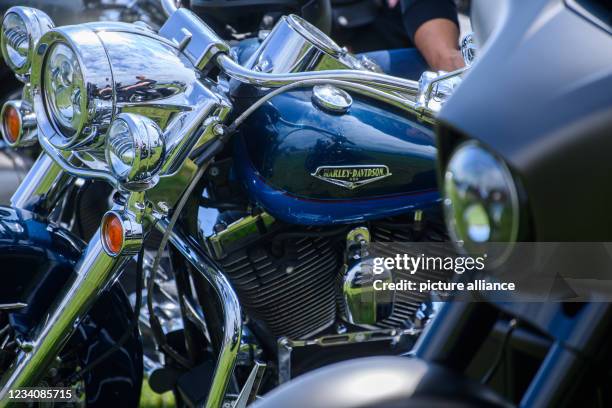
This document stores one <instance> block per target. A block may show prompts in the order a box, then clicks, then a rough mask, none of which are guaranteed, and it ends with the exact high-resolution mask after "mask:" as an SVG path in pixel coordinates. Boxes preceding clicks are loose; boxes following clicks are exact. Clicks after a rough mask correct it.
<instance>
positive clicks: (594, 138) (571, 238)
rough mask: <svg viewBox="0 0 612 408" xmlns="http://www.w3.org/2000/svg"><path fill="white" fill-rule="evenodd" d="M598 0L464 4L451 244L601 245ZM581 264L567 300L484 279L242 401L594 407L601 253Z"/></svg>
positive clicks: (440, 140)
mask: <svg viewBox="0 0 612 408" xmlns="http://www.w3.org/2000/svg"><path fill="white" fill-rule="evenodd" d="M604 3H605V2H596V1H595V2H581V1H576V2H559V1H554V0H539V1H533V2H528V3H525V2H511V1H500V2H490V1H475V2H473V3H472V11H473V14H472V25H473V27H474V28H475V42H476V44H477V45H478V49H479V54H478V57H477V61H476V62H475V63H474V65H473V67H472V69H471V72H470V74H469V75H467V76H466V77H465V78H464V80H463V82H462V85H461V86H460V87H459V88H458V89H457V90H456V92H455V93H454V94H453V96H452V97H451V98H450V100H449V101H448V102H447V103H446V104H445V106H444V108H443V109H442V110H441V112H440V114H439V116H438V119H439V125H438V128H437V146H438V158H439V160H438V169H439V179H440V180H441V184H442V185H441V187H442V191H443V192H444V196H443V197H444V203H445V204H444V207H445V213H446V224H447V226H448V229H449V234H450V235H451V236H452V237H453V241H454V242H457V241H459V242H461V243H462V246H461V247H458V248H457V250H458V251H461V250H462V249H461V248H463V250H466V249H467V250H471V251H474V252H480V251H483V250H484V251H489V250H491V249H492V248H494V247H495V245H496V243H506V244H507V245H505V247H507V248H509V251H508V252H507V253H506V254H505V255H504V256H505V257H506V259H507V260H506V261H505V262H511V261H512V260H513V259H514V258H515V257H517V256H518V257H521V256H524V255H525V251H523V250H521V248H525V247H529V248H531V247H530V245H531V244H532V243H539V244H540V245H550V244H554V245H556V246H558V247H560V248H563V249H571V247H572V246H576V245H578V244H580V243H583V244H584V243H586V244H585V245H583V248H590V249H593V248H597V247H606V246H607V245H609V244H608V243H609V242H610V225H611V223H612V217H611V215H610V211H609V209H608V207H607V206H606V205H605V204H604V203H607V202H609V201H610V197H612V188H611V187H610V185H609V183H605V180H607V179H608V178H609V175H610V161H609V158H608V155H607V152H608V151H609V149H610V148H611V147H612V145H611V144H612V141H611V140H610V137H609V135H610V128H611V126H612V122H611V119H612V115H610V112H611V109H612V99H611V98H610V95H609V93H606V90H608V89H610V87H611V86H612V69H611V67H612V64H611V62H612V37H611V36H610V32H612V31H611V26H610V20H609V12H610V7H609V5H607V6H606V5H605V4H604ZM587 5H589V6H592V7H587ZM586 49H590V50H592V52H586V53H585V51H586ZM578 54H579V55H581V56H582V57H581V58H580V59H579V61H576V59H575V56H576V55H578ZM500 61H503V63H500ZM552 67H555V68H554V69H552ZM475 96H476V97H475ZM568 190H571V191H572V194H569V195H568ZM472 205H474V206H478V205H480V206H481V208H483V211H484V212H485V214H486V217H485V221H484V223H482V220H483V218H482V217H481V218H479V219H475V218H472V217H467V216H463V215H464V214H463V213H462V211H463V210H466V211H467V209H468V208H470V207H471V206H472ZM472 208H474V207H473V206H472ZM577 211H578V212H579V213H580V214H581V215H580V217H571V216H570V217H568V215H569V214H575V213H576V212H577ZM495 214H497V216H495ZM483 225H484V226H486V227H487V228H484V229H483V228H482V227H483ZM476 226H478V228H476ZM483 230H485V231H488V233H487V234H486V235H483V234H481V233H482V231H483ZM483 237H484V238H483ZM602 243H603V245H602ZM588 253H592V252H588ZM578 259H580V260H581V261H583V260H584V258H582V259H581V258H578ZM587 264H588V262H585V263H584V264H583V266H582V267H579V268H577V271H576V274H574V278H575V279H581V277H584V276H586V277H587V278H588V275H589V273H592V272H594V270H595V271H596V272H597V271H598V270H599V272H603V273H604V274H605V273H608V275H607V277H604V278H601V277H600V278H599V279H598V280H596V281H595V282H596V286H595V287H592V288H590V291H589V292H588V293H587V296H585V297H584V298H582V300H579V298H578V297H577V296H576V294H575V293H572V291H571V290H565V292H566V294H565V295H564V296H562V297H560V298H559V299H557V300H554V301H549V302H543V301H520V300H517V298H514V299H512V298H510V299H508V298H505V299H500V298H499V297H495V296H492V295H491V294H490V292H489V293H487V292H486V291H484V292H482V293H480V298H479V301H478V302H465V301H461V299H462V298H461V297H457V300H458V301H452V300H453V299H450V300H449V301H448V302H446V303H445V304H444V305H443V306H442V308H441V309H440V310H439V312H438V314H437V316H436V318H435V319H434V320H433V322H432V323H431V324H430V325H429V326H428V327H427V328H426V329H425V332H424V333H423V335H422V336H421V337H420V338H419V340H418V343H417V345H416V346H415V349H414V350H413V352H412V353H411V355H410V357H375V358H368V359H360V360H359V359H358V360H352V361H350V362H346V363H341V364H337V365H332V366H329V367H326V368H323V369H321V370H318V371H315V372H312V373H309V374H305V375H304V376H302V377H300V378H298V379H296V380H295V381H292V382H291V383H289V384H286V385H284V386H281V387H279V388H278V389H276V390H274V391H272V392H270V393H268V394H267V395H266V396H265V398H264V399H263V400H262V401H259V402H257V403H256V404H254V405H253V406H254V407H257V408H267V407H283V406H292V407H298V408H299V407H323V406H325V407H328V408H336V407H338V408H339V407H342V408H349V407H365V406H367V407H413V406H429V407H432V406H433V407H447V406H489V407H500V406H520V407H559V406H588V407H604V406H609V405H610V402H611V397H612V396H611V395H610V387H609V375H610V366H609V361H610V357H611V355H610V352H609V347H608V345H609V338H610V337H609V336H610V321H611V320H610V319H611V316H612V315H611V308H610V305H611V303H610V298H609V296H608V295H609V294H608V293H607V292H606V288H605V286H606V283H607V282H606V281H607V280H608V279H609V259H607V260H606V261H605V262H604V263H600V264H599V265H589V266H587ZM525 265H526V264H523V266H525ZM557 267H559V265H558V264H557ZM591 267H593V269H594V270H591V269H590V268H591ZM494 271H495V269H493V268H492V269H491V271H490V272H491V273H494ZM514 273H517V274H518V273H520V270H519V269H516V270H514ZM489 277H490V278H494V276H493V275H490V276H489ZM568 286H569V285H567V284H565V289H567V288H568ZM570 289H571V287H570Z"/></svg>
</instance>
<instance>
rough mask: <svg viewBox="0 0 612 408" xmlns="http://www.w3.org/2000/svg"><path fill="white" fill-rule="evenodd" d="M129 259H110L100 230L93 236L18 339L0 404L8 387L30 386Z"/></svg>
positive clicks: (37, 379) (3, 382)
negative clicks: (30, 330) (43, 311)
mask: <svg viewBox="0 0 612 408" xmlns="http://www.w3.org/2000/svg"><path fill="white" fill-rule="evenodd" d="M127 259H129V258H127V257H116V258H112V257H110V256H109V255H107V254H106V252H104V249H103V248H102V242H101V238H100V231H99V230H98V232H97V233H96V234H95V235H94V237H93V238H92V239H91V241H90V243H89V245H88V246H87V249H86V252H85V254H84V255H83V257H82V258H81V260H80V261H79V262H78V264H77V266H76V268H75V273H74V274H73V278H72V279H73V280H72V281H71V282H69V283H67V284H66V286H65V287H64V289H63V291H62V292H61V293H60V294H59V295H58V296H57V298H56V301H55V303H54V304H53V305H52V306H51V308H50V309H49V312H48V315H47V316H46V318H45V319H43V320H42V321H41V323H40V325H39V326H38V327H37V328H36V329H35V330H34V334H33V335H32V336H31V338H30V339H26V340H25V341H22V342H21V350H20V351H19V353H18V355H17V357H16V359H15V360H14V362H13V364H12V365H11V366H10V367H9V369H8V370H7V371H6V372H5V373H4V375H3V377H2V382H1V386H2V389H1V391H0V398H1V401H0V405H1V406H5V405H7V401H6V396H7V393H8V391H9V390H11V389H15V388H20V387H26V386H33V385H35V384H36V383H37V381H39V380H40V377H41V375H42V374H44V373H45V371H46V369H47V367H48V365H49V363H50V362H52V361H53V359H54V358H55V357H56V356H57V354H58V353H59V352H60V351H61V349H62V347H63V346H64V345H65V343H66V341H67V340H68V338H69V337H70V335H71V334H72V332H73V330H74V328H75V327H76V326H77V325H78V323H79V322H80V319H81V318H83V316H85V314H86V313H87V312H88V311H89V309H90V307H91V306H92V304H93V303H94V302H95V301H96V300H97V299H98V297H99V295H100V293H101V292H102V291H103V290H104V289H105V288H106V287H107V285H108V284H109V282H111V281H112V279H113V277H114V276H115V272H116V271H117V270H119V269H120V268H121V267H122V266H123V265H124V264H125V262H126V260H127Z"/></svg>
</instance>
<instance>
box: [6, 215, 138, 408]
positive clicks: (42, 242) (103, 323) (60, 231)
mask: <svg viewBox="0 0 612 408" xmlns="http://www.w3.org/2000/svg"><path fill="white" fill-rule="evenodd" d="M85 245H86V244H85V243H84V242H83V241H81V240H80V239H79V238H77V237H76V236H74V235H73V234H72V233H71V232H69V231H67V230H65V229H64V228H61V227H59V226H56V225H53V224H48V223H46V222H45V221H43V220H42V219H40V218H38V217H37V216H36V215H35V214H33V213H30V212H28V211H24V210H19V209H14V208H10V207H0V277H1V279H2V284H1V285H0V304H7V303H16V302H20V303H25V304H26V305H27V306H25V307H23V308H21V309H18V310H15V311H11V312H10V313H9V319H8V320H9V323H10V324H11V326H12V327H13V329H14V330H15V333H16V335H22V336H25V337H26V338H27V337H28V335H29V334H30V332H31V331H32V329H33V328H34V327H35V326H36V324H37V323H38V322H40V321H41V320H42V319H44V318H45V315H46V313H47V312H48V310H49V307H50V306H51V304H52V303H53V301H54V300H55V298H56V296H57V294H58V293H60V292H61V290H62V288H63V286H64V285H65V284H66V282H67V281H68V279H69V277H70V276H71V274H73V273H75V272H74V267H75V265H76V263H77V262H78V260H79V258H80V257H81V254H82V251H83V249H84V247H85ZM133 319H134V313H133V310H132V308H131V306H130V302H129V300H128V298H127V295H126V294H125V292H124V291H123V289H122V288H121V286H120V285H119V284H118V283H116V284H114V285H113V286H111V287H110V288H109V289H108V290H106V291H105V292H104V293H103V294H102V296H100V298H99V299H98V300H97V301H96V303H95V304H94V306H93V307H92V309H91V310H90V312H89V314H88V315H87V316H85V318H83V319H82V320H81V322H80V324H79V326H78V327H77V329H76V331H75V333H74V334H73V336H72V338H71V339H70V341H69V342H68V344H67V345H66V347H65V349H64V350H67V349H71V348H75V349H77V353H78V354H79V356H80V357H79V359H80V364H81V365H82V366H87V364H88V363H90V362H91V361H94V360H95V359H96V358H97V357H98V356H100V355H101V354H103V353H104V352H105V351H106V350H108V349H109V348H111V347H113V346H115V345H116V344H117V342H118V341H119V339H120V338H121V337H122V336H123V335H124V334H125V333H126V331H130V332H131V334H130V336H129V338H128V340H127V341H125V342H124V343H123V344H121V345H120V347H117V348H118V350H117V351H115V353H114V355H111V357H109V358H108V359H106V360H105V361H104V362H103V363H101V364H98V365H96V367H95V369H93V370H91V372H89V373H88V374H87V375H86V377H85V378H84V380H85V385H86V396H87V399H88V406H108V405H107V403H110V402H112V401H123V403H126V404H127V405H126V406H136V405H137V403H138V399H139V396H140V389H141V386H142V344H141V341H140V337H139V334H138V330H137V329H136V326H135V325H134V322H133Z"/></svg>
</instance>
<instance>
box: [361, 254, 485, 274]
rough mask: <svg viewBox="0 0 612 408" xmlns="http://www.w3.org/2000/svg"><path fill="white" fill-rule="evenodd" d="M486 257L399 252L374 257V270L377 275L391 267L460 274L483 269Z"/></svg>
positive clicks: (415, 271) (412, 272)
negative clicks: (392, 255) (387, 255)
mask: <svg viewBox="0 0 612 408" xmlns="http://www.w3.org/2000/svg"><path fill="white" fill-rule="evenodd" d="M486 259H487V255H486V254H484V255H483V256H478V257H473V256H456V257H452V256H445V257H442V256H426V255H425V254H421V255H419V256H413V255H408V254H397V255H395V257H376V258H374V260H373V268H372V271H373V272H374V274H375V275H381V274H383V273H385V272H386V271H389V270H391V269H394V270H400V271H406V272H409V273H410V274H411V275H414V274H415V273H417V272H419V271H452V272H454V273H456V274H459V275H460V274H463V273H465V272H471V271H482V270H483V269H484V268H485V261H486Z"/></svg>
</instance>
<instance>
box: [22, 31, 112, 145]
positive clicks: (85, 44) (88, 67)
mask: <svg viewBox="0 0 612 408" xmlns="http://www.w3.org/2000/svg"><path fill="white" fill-rule="evenodd" d="M31 83H32V94H33V101H34V110H35V111H36V113H37V118H38V125H39V128H40V129H41V130H42V133H43V134H44V135H45V137H47V139H48V140H49V142H50V143H51V144H52V145H53V146H55V147H56V148H58V149H75V150H78V149H80V148H86V147H89V146H91V145H95V144H97V143H98V144H99V143H100V142H101V137H102V136H103V135H104V134H105V133H106V131H107V129H108V126H109V125H110V121H111V118H112V115H113V103H114V101H113V76H112V70H111V66H110V63H109V61H108V58H107V57H106V52H105V49H104V46H103V44H102V42H101V40H100V38H99V37H98V35H96V33H95V32H94V31H92V30H90V29H88V27H86V26H68V27H62V28H58V29H55V30H53V31H50V32H48V33H46V34H45V35H43V36H42V38H41V39H40V40H39V42H38V46H37V47H36V52H35V53H34V56H33V59H32V76H31ZM43 112H44V114H42V113H43Z"/></svg>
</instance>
